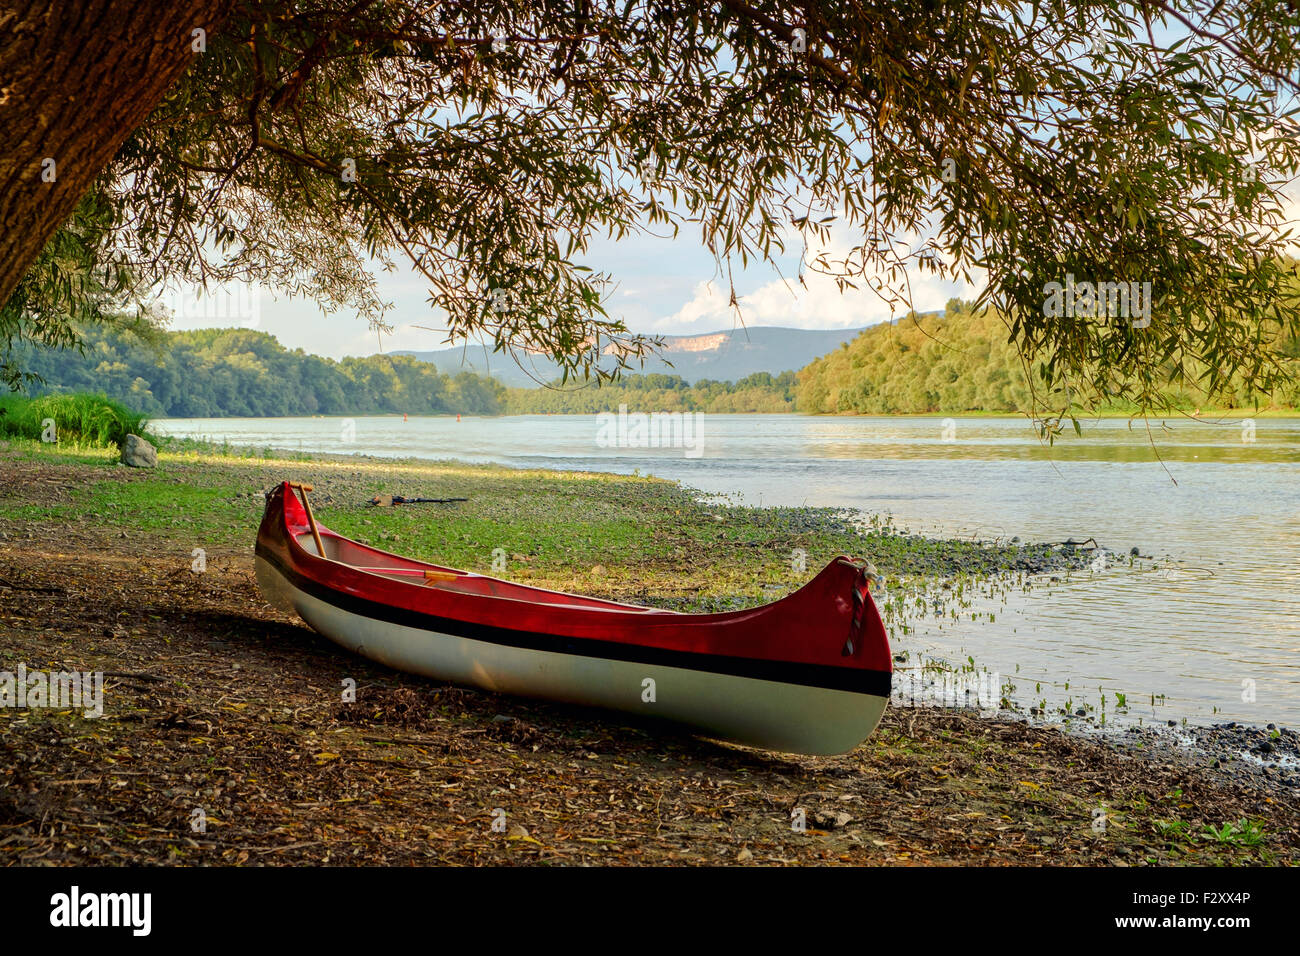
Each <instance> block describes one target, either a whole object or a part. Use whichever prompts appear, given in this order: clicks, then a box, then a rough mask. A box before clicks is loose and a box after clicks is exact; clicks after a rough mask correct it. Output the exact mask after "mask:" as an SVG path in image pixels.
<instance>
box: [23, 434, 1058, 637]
mask: <svg viewBox="0 0 1300 956" xmlns="http://www.w3.org/2000/svg"><path fill="white" fill-rule="evenodd" d="M9 452H10V453H17V454H18V455H19V456H21V457H28V458H36V459H40V460H43V461H46V462H49V463H50V464H56V463H61V464H68V465H77V466H90V467H87V468H85V470H84V471H81V472H80V480H79V481H77V482H75V483H74V484H73V485H72V486H69V487H68V488H67V494H64V495H58V496H51V497H50V500H49V502H48V504H47V503H30V502H28V503H23V504H19V503H17V502H14V503H13V504H11V505H10V506H9V507H8V509H7V516H8V517H10V518H12V519H15V520H17V521H26V522H33V523H38V524H39V523H47V522H52V521H71V522H77V523H82V524H85V525H89V526H96V527H99V528H101V529H103V530H105V531H108V532H110V533H111V534H112V535H118V534H122V535H123V536H125V537H130V538H138V539H140V540H147V541H149V542H150V545H151V547H154V548H161V549H164V550H167V551H169V552H170V551H175V552H176V553H178V554H185V555H188V554H189V552H190V550H191V549H193V548H198V547H201V548H205V549H207V550H209V551H211V550H212V549H219V550H223V551H232V550H233V551H247V550H248V549H249V548H250V547H251V546H252V543H253V540H254V536H255V534H256V530H257V526H258V523H259V521H260V518H261V511H262V504H263V502H262V495H261V492H263V491H265V490H266V489H268V488H270V487H271V486H272V485H273V484H275V483H276V482H277V481H280V480H284V479H293V480H302V481H307V482H309V483H311V484H313V485H314V486H315V487H316V491H315V492H314V493H313V495H312V502H313V506H314V507H315V509H316V513H317V515H318V516H319V518H320V521H321V522H322V523H323V524H325V525H327V526H328V527H330V528H333V529H334V530H335V531H337V532H339V533H341V534H344V535H346V536H348V537H350V538H354V539H357V540H360V541H363V542H366V543H369V544H372V545H375V546H376V547H380V548H383V549H385V550H388V551H393V552H396V553H398V554H403V555H409V556H411V557H415V558H421V559H425V560H430V561H434V562H436V563H439V564H445V565H450V566H453V567H460V568H464V569H466V570H471V571H479V572H486V573H496V574H499V575H500V576H503V577H506V578H510V579H513V580H519V581H527V582H529V583H533V584H538V585H541V586H543V587H551V588H557V589H559V590H564V591H574V592H578V593H588V594H594V595H598V596H603V597H615V598H618V599H621V600H631V601H634V602H637V603H649V604H656V605H659V606H664V607H672V608H675V609H678V610H692V611H715V610H728V609H732V608H736V607H743V606H751V605H754V604H760V603H764V602H766V601H771V600H774V599H775V598H776V597H779V596H781V595H782V594H785V593H788V592H789V591H791V590H793V589H795V588H797V587H799V586H800V585H801V584H803V583H804V582H806V581H808V580H809V579H810V578H811V577H813V575H815V574H816V573H817V572H818V571H820V570H821V568H822V567H824V566H825V565H826V563H827V562H828V561H830V560H831V559H832V558H834V557H835V556H836V555H839V554H849V555H853V556H858V557H865V558H869V559H870V560H872V561H873V562H874V563H875V565H876V567H877V569H878V570H879V572H880V573H881V574H882V575H883V576H884V577H885V578H886V579H887V581H888V582H889V584H890V587H891V588H892V587H894V586H895V585H899V584H904V583H905V582H908V581H924V580H932V579H933V578H934V576H936V575H938V576H943V577H944V578H949V577H951V578H952V579H953V580H954V581H955V582H956V583H955V584H954V587H955V588H957V589H958V590H960V587H961V582H963V581H967V580H973V579H979V578H982V577H984V576H986V575H988V574H996V573H997V572H999V571H1002V570H1006V569H1007V567H1008V566H1009V565H1011V564H1012V563H1014V562H1015V561H1016V560H1017V559H1019V558H1020V557H1022V556H1023V555H1025V554H1028V553H1031V552H1033V551H1036V550H1038V546H1032V545H1031V546H1002V547H986V546H981V545H978V544H974V543H972V542H969V541H955V540H935V539H928V538H922V537H919V536H915V535H908V534H902V533H899V532H898V531H897V530H895V529H893V528H891V527H889V526H888V524H887V522H880V521H876V522H867V523H864V524H859V523H858V522H857V521H855V520H854V518H853V517H852V516H850V515H848V514H846V513H844V512H842V511H839V510H837V509H831V508H749V507H742V506H736V505H729V504H725V503H704V502H701V501H699V500H698V499H697V498H696V497H695V496H694V495H693V494H692V493H691V492H690V491H689V490H688V489H684V488H681V487H680V486H678V485H676V484H674V483H672V482H667V481H663V480H660V479H656V478H648V477H638V476H630V475H610V474H577V473H557V472H550V471H522V470H516V469H511V468H503V467H498V466H492V465H468V464H464V463H460V462H449V461H409V460H408V461H394V460H375V459H365V458H336V459H329V458H319V459H316V460H311V459H310V458H307V457H301V458H300V457H298V456H293V455H286V454H285V453H282V452H280V453H275V452H272V453H269V454H270V457H263V455H266V454H268V453H266V452H261V451H259V452H251V451H250V450H247V449H239V450H238V451H236V450H231V453H229V454H223V453H222V450H221V449H220V448H214V447H209V448H207V449H206V450H201V449H200V448H198V447H191V448H185V449H184V450H182V449H180V448H176V449H173V448H172V447H171V446H170V445H168V444H167V443H165V442H164V443H163V444H162V446H161V454H160V456H159V464H158V467H157V469H150V470H148V471H143V470H136V469H124V468H115V467H113V465H114V458H115V456H114V455H113V454H112V453H111V451H108V450H98V449H91V448H82V449H75V450H74V449H71V448H68V447H66V446H64V447H55V446H53V445H49V444H41V443H40V442H32V441H22V442H13V443H11V444H10V446H9ZM382 493H388V494H401V495H407V496H416V495H418V496H423V497H438V498H442V497H457V496H464V497H468V498H469V499H470V500H469V501H467V502H464V503H461V504H455V505H436V504H427V505H407V506H402V507H398V508H373V507H369V506H368V505H367V502H368V501H369V499H370V498H371V497H372V496H374V495H378V494H382ZM796 549H797V550H798V551H799V552H802V553H803V555H804V560H803V562H802V563H800V562H798V561H796V560H794V552H795V551H796ZM494 552H497V554H498V555H499V554H500V553H501V552H504V556H505V562H506V563H505V567H504V569H500V568H496V569H494V568H493V558H494ZM187 560H188V559H187ZM906 590H907V589H906V588H904V589H903V590H902V591H900V592H892V591H891V595H900V596H901V594H903V593H904V592H905V591H906ZM894 599H895V598H894V597H892V596H891V600H894ZM900 613H901V612H900Z"/></svg>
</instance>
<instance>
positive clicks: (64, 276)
mask: <svg viewBox="0 0 1300 956" xmlns="http://www.w3.org/2000/svg"><path fill="white" fill-rule="evenodd" d="M1289 6H1290V5H1289V4H1287V3H1284V2H1280V0H1236V2H1234V0H1222V2H1171V3H1153V2H1140V3H1135V4H1129V3H1120V2H1118V0H1100V2H1088V0H1080V2H1064V0H1058V2H1027V3H991V2H978V0H952V2H920V0H902V2H899V0H880V2H866V0H848V2H845V0H839V2H834V3H784V2H777V0H719V2H710V3H684V2H676V0H633V2H630V3H613V2H611V3H600V2H595V0H568V2H564V3H558V2H548V0H543V2H534V0H507V2H496V0H487V2H479V0H475V2H472V3H471V2H463V3H462V2H443V3H437V4H434V3H418V2H409V0H301V2H285V3H270V2H265V3H263V2H257V0H252V2H232V0H134V2H123V0H45V2H43V3H40V4H37V3H34V2H30V3H29V2H23V0H17V2H16V3H11V4H10V5H9V7H8V8H7V10H6V11H4V12H0V29H3V30H4V31H5V40H4V46H3V48H0V136H3V140H4V146H5V149H4V150H3V155H0V224H3V229H4V236H3V240H0V299H3V300H5V302H6V304H5V306H4V311H3V313H2V314H0V336H3V337H4V338H6V339H7V340H9V341H11V342H12V341H14V340H16V339H21V338H24V337H25V338H29V339H34V340H37V341H43V342H53V343H61V342H67V341H70V340H72V339H74V338H75V324H76V323H77V322H83V321H94V320H96V319H99V318H102V317H103V316H105V315H107V314H110V313H111V312H115V311H119V310H121V309H122V308H123V306H124V305H129V304H130V303H132V302H139V301H143V300H145V299H146V298H147V293H148V290H150V289H152V288H155V287H156V286H157V285H158V283H160V282H162V281H164V280H167V279H172V280H177V281H188V282H197V283H202V282H213V281H222V282H224V281H231V280H248V281H254V282H259V283H264V284H267V285H269V286H271V287H274V288H277V289H283V290H287V291H289V292H291V293H299V294H304V295H307V296H310V297H312V298H314V299H315V300H317V301H319V302H320V303H321V304H322V305H323V306H324V308H325V309H326V310H327V311H328V310H332V309H337V308H349V309H355V310H357V311H358V312H359V313H360V314H362V315H364V316H366V317H367V318H369V319H370V320H371V321H372V322H374V323H377V324H380V325H382V323H383V322H384V321H385V318H384V316H385V306H384V302H383V296H382V275H383V271H384V269H385V268H386V267H388V266H390V265H393V264H395V263H397V262H400V261H405V262H409V263H410V265H411V266H412V267H413V268H414V269H415V270H417V271H418V273H419V274H420V275H422V276H423V277H424V279H425V280H426V281H427V285H428V290H429V305H430V310H431V314H432V315H436V316H438V318H439V319H441V321H442V322H444V323H445V324H446V326H447V327H448V328H449V329H450V330H451V332H452V335H453V338H454V339H456V338H463V337H466V336H474V337H484V336H485V337H487V338H489V339H491V340H492V341H494V342H495V343H496V345H497V346H498V347H501V348H526V349H530V350H534V351H536V352H539V353H541V354H544V355H546V356H548V357H550V358H551V359H553V360H555V361H556V362H558V363H560V365H561V366H562V367H563V368H565V369H566V370H567V371H569V372H571V373H574V374H580V375H591V374H596V375H604V374H607V372H608V368H607V367H603V366H596V365H595V364H594V357H595V355H596V352H597V350H598V349H603V348H606V347H608V346H609V345H611V344H613V345H615V346H616V347H617V350H618V354H619V355H621V356H622V357H623V358H624V361H627V362H635V360H636V358H637V357H638V356H639V355H641V354H644V352H645V351H646V350H647V349H648V348H652V347H653V343H652V342H648V341H647V340H646V339H645V338H643V337H641V336H638V335H633V334H630V333H629V332H628V330H627V329H626V328H625V327H624V325H623V324H622V323H621V322H620V321H618V320H617V319H616V318H613V317H611V316H610V315H609V314H608V313H607V312H606V311H605V308H604V305H603V303H604V302H605V300H606V297H607V294H608V291H609V282H610V278H611V277H610V276H608V275H606V274H604V273H602V272H601V271H599V269H598V268H597V269H595V270H593V269H592V268H591V267H592V265H595V266H597V267H598V266H599V264H598V263H590V262H588V261H587V259H588V258H589V257H588V255H587V252H588V249H589V243H590V242H591V241H592V239H593V238H596V237H600V236H607V235H608V236H614V237H619V236H624V235H627V234H630V233H634V232H636V231H638V230H643V229H655V230H659V231H672V232H678V231H684V232H685V233H688V234H690V235H692V236H698V237H700V238H701V239H702V241H703V243H704V246H705V247H706V248H707V249H708V251H709V252H710V253H711V254H712V255H713V256H714V257H715V258H716V260H717V267H718V268H719V269H720V270H721V271H722V273H723V274H724V275H727V276H730V275H731V274H732V269H733V267H735V266H737V265H740V266H747V265H749V264H750V263H751V262H753V261H756V260H757V261H759V262H762V261H764V260H769V261H772V262H776V261H777V260H778V259H780V258H781V257H783V256H784V255H785V254H787V252H789V251H793V250H789V249H787V246H788V245H791V244H794V245H798V244H801V243H803V244H806V247H807V248H808V249H811V250H812V251H810V252H808V253H807V254H806V255H805V256H804V257H803V259H802V260H801V261H802V263H803V264H802V266H801V267H800V273H801V275H802V274H803V273H805V272H806V271H808V270H818V271H822V272H826V273H829V274H831V275H834V276H835V277H836V278H837V279H838V281H839V282H841V283H842V284H843V286H844V287H845V288H848V287H857V286H866V287H870V288H872V289H874V290H876V291H877V292H878V293H879V294H880V295H881V296H882V297H883V298H885V299H886V300H887V301H889V302H890V303H891V304H894V305H896V306H897V307H898V309H899V311H900V312H903V311H906V310H907V309H908V308H909V307H910V304H911V303H910V301H909V294H908V289H909V282H910V281H911V280H913V279H914V278H915V277H916V276H917V275H927V276H928V275H930V274H934V275H938V276H942V277H946V278H965V279H968V280H971V281H975V282H981V281H985V280H986V285H985V292H984V295H983V301H984V302H985V303H988V304H991V305H994V306H996V307H997V308H998V309H999V310H1000V312H1001V314H1002V315H1004V316H1005V320H1006V323H1007V330H1008V335H1009V337H1010V338H1011V339H1012V340H1014V341H1015V342H1016V344H1017V345H1018V347H1019V348H1020V349H1021V351H1022V353H1023V354H1024V355H1025V356H1026V357H1027V358H1031V359H1034V360H1035V362H1036V365H1035V367H1041V377H1042V379H1043V381H1042V384H1043V386H1044V388H1045V391H1050V390H1051V389H1053V388H1057V389H1059V388H1061V387H1062V386H1072V387H1073V388H1074V390H1075V392H1074V394H1076V395H1085V394H1089V393H1090V394H1092V395H1095V396H1101V397H1113V396H1122V397H1124V398H1127V399H1129V400H1133V401H1137V402H1138V403H1139V404H1141V405H1143V406H1153V405H1155V404H1156V403H1157V402H1158V401H1159V389H1160V387H1161V385H1162V384H1163V383H1164V382H1165V381H1166V380H1168V379H1169V378H1170V377H1178V376H1180V375H1182V374H1184V372H1185V370H1187V369H1189V368H1193V367H1194V368H1196V369H1198V370H1203V371H1204V381H1203V384H1204V386H1205V387H1206V388H1208V389H1211V390H1213V389H1214V388H1215V387H1216V386H1217V384H1218V383H1220V382H1222V381H1224V380H1226V378H1227V377H1228V376H1230V375H1237V376H1238V377H1239V378H1242V379H1245V380H1248V381H1250V382H1251V383H1254V384H1255V385H1256V386H1258V387H1259V388H1260V389H1262V390H1267V389H1269V388H1270V387H1272V385H1274V384H1276V383H1277V381H1278V380H1279V377H1280V376H1283V375H1285V374H1286V373H1287V368H1286V366H1285V364H1284V363H1283V362H1281V361H1280V359H1279V355H1278V350H1277V348H1276V343H1277V341H1278V340H1279V338H1280V337H1281V336H1282V335H1283V334H1288V333H1290V334H1293V333H1294V332H1295V329H1296V322H1297V306H1296V303H1295V301H1294V300H1293V298H1292V297H1290V296H1289V295H1288V289H1289V288H1290V286H1289V285H1288V283H1287V279H1288V275H1289V269H1290V266H1289V265H1288V260H1287V259H1286V255H1285V254H1286V252H1287V246H1286V243H1287V241H1288V237H1287V235H1286V234H1285V231H1284V229H1283V228H1282V225H1283V222H1284V212H1285V206H1284V204H1283V202H1282V195H1281V193H1280V188H1281V186H1282V185H1283V184H1284V183H1285V182H1286V181H1288V180H1289V179H1290V178H1291V177H1292V176H1294V175H1295V173H1296V171H1297V165H1298V163H1300V145H1297V140H1296V138H1295V136H1294V132H1295V130H1294V126H1293V115H1294V109H1293V107H1292V105H1291V94H1292V92H1293V91H1294V90H1295V86H1294V84H1295V81H1296V78H1297V76H1298V75H1300V51H1298V49H1297V45H1296V36H1297V26H1298V25H1300V24H1298V22H1297V15H1296V14H1293V13H1291V12H1290V10H1289ZM37 54H41V55H37ZM51 168H53V169H55V170H57V178H55V179H54V180H53V181H48V177H47V175H46V174H47V171H48V170H49V169H51ZM832 234H833V235H834V236H835V237H836V239H837V242H836V243H829V242H828V239H829V238H830V237H831V236H832ZM843 237H848V239H849V248H850V251H849V252H847V254H843V255H838V256H832V255H831V254H829V253H826V252H824V251H818V250H823V249H825V248H837V249H840V248H844V246H843V245H842V240H843ZM798 278H799V277H795V280H796V281H797V279H798ZM1052 283H1057V284H1058V285H1059V286H1062V287H1068V288H1069V289H1070V293H1069V296H1068V298H1069V301H1068V303H1067V304H1068V306H1069V307H1068V308H1067V309H1065V310H1062V309H1061V308H1060V304H1061V303H1060V300H1059V299H1058V300H1057V301H1056V302H1055V304H1054V305H1049V302H1048V300H1049V299H1050V298H1051V297H1050V296H1049V295H1048V293H1047V291H1046V290H1048V289H1051V288H1053V287H1052ZM1102 283H1106V284H1108V285H1106V286H1101V285H1100V284H1102ZM1148 283H1149V285H1147V284H1148ZM1085 286H1087V287H1088V288H1089V289H1096V288H1098V287H1100V288H1101V289H1105V288H1110V289H1112V290H1114V289H1116V288H1118V289H1121V290H1124V291H1125V292H1127V291H1128V290H1133V291H1134V292H1140V291H1142V290H1146V291H1147V292H1149V297H1148V298H1146V299H1145V302H1143V300H1142V298H1141V296H1140V295H1139V296H1136V297H1135V298H1134V300H1133V302H1132V303H1130V302H1129V301H1128V299H1127V298H1126V297H1121V298H1120V299H1119V300H1115V299H1114V298H1113V297H1112V300H1111V303H1110V304H1111V306H1112V308H1111V309H1110V310H1109V314H1108V312H1107V309H1106V308H1098V307H1097V297H1096V296H1093V298H1092V300H1089V299H1088V297H1087V296H1086V295H1084V294H1083V293H1082V291H1081V292H1080V295H1079V296H1078V297H1077V298H1076V297H1075V295H1074V293H1075V291H1076V289H1077V290H1083V288H1084V287H1085ZM1100 298H1101V300H1102V301H1103V302H1104V301H1105V300H1106V298H1107V297H1106V295H1104V294H1103V295H1102V296H1101V297H1100ZM1116 301H1118V305H1119V306H1120V308H1119V310H1118V312H1116V309H1115V308H1114V306H1115V304H1116ZM1130 305H1133V306H1135V307H1136V308H1137V313H1138V314H1134V315H1130V314H1129V310H1128V306H1130ZM7 371H8V373H9V375H10V377H11V378H13V377H14V376H16V375H17V370H16V369H15V368H14V367H13V365H12V364H10V365H9V366H8V368H7Z"/></svg>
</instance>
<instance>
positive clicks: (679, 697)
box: [257, 556, 888, 755]
mask: <svg viewBox="0 0 1300 956" xmlns="http://www.w3.org/2000/svg"><path fill="white" fill-rule="evenodd" d="M257 579H258V583H259V584H260V585H261V588H262V593H263V594H264V595H265V596H266V597H267V600H268V601H269V602H270V603H272V604H274V605H276V606H277V607H279V608H281V609H282V610H285V611H291V612H293V613H296V614H298V615H299V616H300V617H301V618H302V619H303V620H304V621H305V622H306V623H307V624H308V625H310V626H311V627H312V629H313V630H315V631H317V632H318V633H320V634H321V635H322V636H324V637H326V638H329V639H330V640H331V641H333V642H334V643H336V644H338V645H339V646H340V647H344V648H347V649H348V650H350V651H353V652H354V653H357V654H360V655H361V656H363V657H366V658H369V659H370V660H372V661H375V662H377V663H379V664H384V665H386V666H388V667H392V668H394V669H396V670H400V671H406V672H408V673H412V674H419V675H421V676H424V677H431V678H435V679H438V680H445V681H450V682H452V683H456V684H464V685H467V686H471V687H478V688H481V689H482V690H486V691H491V692H494V693H500V694H515V695H518V696H521V697H536V698H542V699H546V700H554V701H561V702H564V703H570V704H580V705H584V706H592V707H602V708H606V709H609V710H615V711H621V712H623V713H627V714H632V715H635V716H638V717H643V718H651V719H658V720H667V721H671V722H674V723H678V724H683V725H687V726H689V727H691V728H694V729H696V730H698V731H701V732H703V733H705V734H707V735H708V736H713V737H718V738H721V739H724V740H730V741H734V742H737V743H742V744H747V745H749V746H753V747H762V748H764V749H767V750H777V751H782V752H786V753H801V754H811V755H831V754H841V753H846V752H848V751H850V750H852V749H853V748H854V747H856V746H857V745H858V744H859V743H861V742H862V741H863V740H864V739H865V738H866V737H867V736H868V735H869V734H870V733H871V732H872V731H873V730H874V729H875V728H876V725H877V724H879V723H880V718H881V715H882V714H883V713H884V710H885V706H886V704H887V703H888V694H884V695H877V694H870V693H862V692H860V691H853V690H839V689H834V688H826V687H816V686H809V685H804V684H793V683H785V682H782V681H774V680H765V679H760V678H755V677H748V676H742V675H736V674H722V673H713V672H708V671H700V670H695V669H691V668H685V667H672V666H665V665H663V664H657V663H642V662H634V661H622V660H611V659H609V658H605V657H593V656H589V655H586V654H581V653H559V652H554V651H545V650H539V649H535V648H523V647H513V646H509V645H502V644H497V643H493V642H490V641H483V640H475V639H471V638H465V637H461V636H457V635H454V634H443V633H439V632H437V631H433V630H428V629H425V628H418V627H411V626H408V625H404V624H397V623H393V622H389V621H383V620H376V619H374V618H372V617H367V616H365V615H363V614H359V613H357V612H355V611H351V610H348V609H346V608H343V607H339V606H337V605H336V604H335V603H332V602H330V601H327V600H324V599H322V598H320V597H315V596H313V595H311V594H308V593H306V592H304V591H302V590H299V589H298V588H296V587H295V586H294V585H293V584H292V583H290V581H288V580H287V579H286V577H285V576H284V575H283V574H282V573H281V572H280V571H279V570H278V569H277V568H276V567H275V566H274V565H272V564H271V562H269V561H267V560H266V559H265V558H262V557H260V556H259V557H258V558H257ZM647 681H651V682H653V683H650V684H647ZM651 690H653V694H651V693H650V691H651ZM651 696H653V698H654V699H653V700H650V699H647V698H649V697H651Z"/></svg>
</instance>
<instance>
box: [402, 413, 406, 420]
mask: <svg viewBox="0 0 1300 956" xmlns="http://www.w3.org/2000/svg"><path fill="white" fill-rule="evenodd" d="M402 421H406V412H402Z"/></svg>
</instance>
